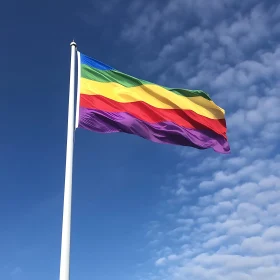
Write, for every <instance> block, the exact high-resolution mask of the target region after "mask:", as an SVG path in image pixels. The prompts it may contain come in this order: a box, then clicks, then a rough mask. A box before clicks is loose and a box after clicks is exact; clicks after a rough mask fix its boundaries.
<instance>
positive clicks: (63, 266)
mask: <svg viewBox="0 0 280 280" xmlns="http://www.w3.org/2000/svg"><path fill="white" fill-rule="evenodd" d="M70 46H71V66H70V83H69V103H68V128H67V147H66V165H65V186H64V205H63V221H62V238H61V257H60V277H59V279H60V280H69V271H70V233H71V201H72V169H73V146H74V85H75V76H74V75H75V54H76V47H77V46H76V43H75V42H74V41H73V42H72V43H71V44H70Z"/></svg>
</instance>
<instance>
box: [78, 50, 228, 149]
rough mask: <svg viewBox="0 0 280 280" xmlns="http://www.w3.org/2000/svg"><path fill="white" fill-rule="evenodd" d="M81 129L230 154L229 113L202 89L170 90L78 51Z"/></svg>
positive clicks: (79, 122) (79, 117)
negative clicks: (228, 135)
mask: <svg viewBox="0 0 280 280" xmlns="http://www.w3.org/2000/svg"><path fill="white" fill-rule="evenodd" d="M78 59H79V62H78V65H79V88H80V92H79V93H80V94H79V96H80V97H79V99H78V104H79V105H78V124H77V127H79V128H83V129H87V130H90V131H95V132H100V133H113V132H123V133H129V134H134V135H138V136H140V137H143V138H145V139H147V140H150V141H153V142H156V143H168V144H175V145H181V146H191V147H194V148H197V149H207V148H212V149H214V151H216V152H218V153H229V152H230V147H229V143H228V140H227V136H226V132H227V128H226V121H225V111H224V110H223V109H222V108H220V107H219V106H217V105H216V104H215V103H214V102H213V101H212V100H211V99H210V97H209V95H208V94H206V93H205V92H203V91H201V90H188V89H181V88H167V87H164V86H160V85H157V84H154V83H151V82H148V81H145V80H140V79H138V78H135V77H132V76H129V75H127V74H125V73H122V72H120V71H118V70H116V69H114V68H112V67H111V66H108V65H106V64H104V63H102V62H100V61H97V60H95V59H93V58H90V57H88V56H86V55H84V54H82V53H80V52H78Z"/></svg>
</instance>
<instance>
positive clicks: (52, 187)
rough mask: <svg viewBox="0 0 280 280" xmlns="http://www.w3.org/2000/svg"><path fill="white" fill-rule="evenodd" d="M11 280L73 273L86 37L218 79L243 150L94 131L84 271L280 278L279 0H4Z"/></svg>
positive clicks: (89, 139)
mask: <svg viewBox="0 0 280 280" xmlns="http://www.w3.org/2000/svg"><path fill="white" fill-rule="evenodd" d="M0 10H1V12H0V15H1V16H0V31H1V32H0V33H1V52H2V54H3V55H2V57H1V66H0V67H1V83H0V92H1V96H2V102H1V103H0V108H1V109H0V119H1V126H2V130H1V139H0V151H1V157H0V170H1V177H0V189H1V195H0V222H1V230H0V279H7V280H10V279H11V280H33V279H34V280H35V279H36V280H37V279H41V280H49V279H58V275H59V259H60V239H61V222H62V206H63V201H62V200H63V188H64V166H65V150H66V128H67V109H68V108H67V106H68V87H69V66H70V46H69V44H70V42H71V40H72V39H73V38H74V39H75V41H76V42H77V45H78V49H79V50H80V51H81V52H83V53H85V54H87V55H89V56H93V57H95V58H97V59H99V60H101V61H103V62H105V63H107V64H109V65H112V66H113V67H115V68H117V69H119V70H121V71H123V72H127V73H129V74H131V75H135V76H137V77H139V78H142V79H146V80H151V81H154V82H157V83H161V84H163V85H166V86H170V87H185V88H193V89H195V88H196V89H203V90H205V91H206V92H208V93H209V94H210V95H211V97H212V99H213V100H214V101H215V102H216V103H217V104H219V105H220V106H221V107H223V108H225V110H226V118H227V124H228V136H229V141H230V144H231V149H232V153H231V155H219V154H216V153H214V152H213V151H212V150H207V151H197V150H194V149H192V148H182V147H175V146H167V145H158V144H154V143H151V142H148V141H146V140H144V139H140V138H137V137H135V136H132V135H124V134H115V135H101V134H95V133H91V132H88V131H82V130H78V131H77V134H76V143H75V153H74V172H73V173H74V174H73V211H72V214H73V215H72V218H73V219H72V240H71V241H72V246H71V279H73V280H75V279H79V280H83V279H99V280H109V279H122V280H128V279H129V280H134V279H135V280H183V279H189V280H208V279H209V280H210V279H211V280H212V279H217V280H219V279H223V280H232V279H234V280H236V279H238V280H239V279H240V280H263V279H270V280H276V279H280V215H279V213H280V203H279V199H280V150H279V134H280V113H279V108H280V98H279V96H280V95H279V90H280V82H279V76H280V64H279V61H280V47H279V39H280V32H279V30H280V23H279V22H280V5H279V4H277V1H272V0H271V1H265V2H264V1H256V0H247V1H234V0H215V1H214V0H213V1H203V0H196V1H192V0H165V1H161V0H157V1H151V2H149V3H148V2H145V3H144V1H141V2H140V1H138V0H133V1H120V0H119V1H113V0H112V1H106V3H105V2H103V3H102V2H101V1H97V0H96V1H79V2H74V1H57V2H55V1H47V2H40V3H38V1H32V0H31V1H10V2H8V1H6V2H5V3H4V2H3V3H2V4H1V9H0Z"/></svg>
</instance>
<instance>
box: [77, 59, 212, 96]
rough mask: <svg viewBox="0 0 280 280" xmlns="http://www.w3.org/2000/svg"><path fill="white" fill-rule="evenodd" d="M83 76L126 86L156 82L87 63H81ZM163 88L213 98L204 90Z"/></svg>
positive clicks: (182, 93) (177, 92)
mask: <svg viewBox="0 0 280 280" xmlns="http://www.w3.org/2000/svg"><path fill="white" fill-rule="evenodd" d="M81 77H82V78H86V79H89V80H93V81H97V82H102V83H109V82H115V83H119V84H121V85H123V86H125V87H136V86H141V85H145V84H154V83H151V82H148V81H145V80H141V79H137V78H135V77H132V76H129V75H127V74H124V73H122V72H119V71H117V70H98V69H96V68H92V67H90V66H88V65H85V64H82V65H81ZM161 87H163V86H161ZM163 88H165V89H167V90H169V91H171V92H173V93H175V94H178V95H181V96H184V97H197V96H201V97H204V98H205V99H207V100H211V98H210V97H209V95H208V94H207V93H205V92H204V91H202V90H188V89H178V88H168V87H163Z"/></svg>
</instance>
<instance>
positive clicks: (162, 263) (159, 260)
mask: <svg viewBox="0 0 280 280" xmlns="http://www.w3.org/2000/svg"><path fill="white" fill-rule="evenodd" d="M165 262H166V259H165V258H160V259H158V260H157V261H156V262H155V264H156V266H161V265H164V264H165Z"/></svg>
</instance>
